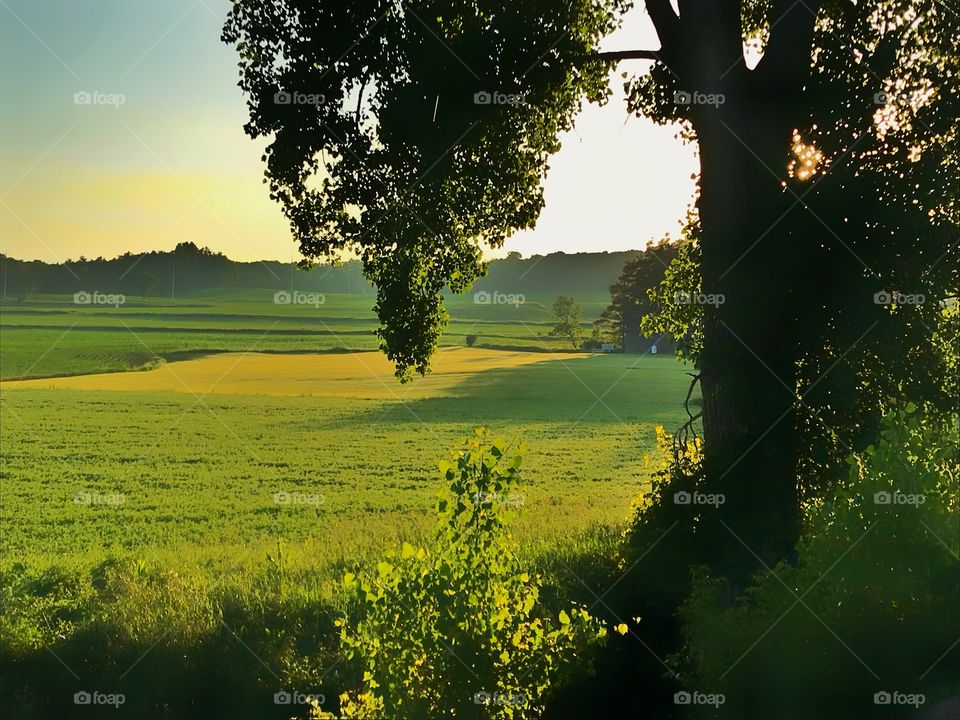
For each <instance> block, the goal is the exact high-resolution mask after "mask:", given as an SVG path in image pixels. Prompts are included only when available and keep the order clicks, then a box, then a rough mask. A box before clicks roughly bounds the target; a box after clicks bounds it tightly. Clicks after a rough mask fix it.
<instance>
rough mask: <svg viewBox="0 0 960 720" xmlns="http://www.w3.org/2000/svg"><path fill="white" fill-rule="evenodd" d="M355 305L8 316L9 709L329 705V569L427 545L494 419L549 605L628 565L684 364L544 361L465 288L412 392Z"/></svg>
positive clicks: (526, 333)
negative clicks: (511, 449) (519, 464)
mask: <svg viewBox="0 0 960 720" xmlns="http://www.w3.org/2000/svg"><path fill="white" fill-rule="evenodd" d="M350 301H351V302H354V303H355V306H354V307H352V308H350V307H342V308H340V310H339V312H340V313H341V315H340V317H338V316H337V315H336V314H335V313H333V312H332V311H331V310H332V309H333V308H334V303H333V301H332V300H331V299H329V298H328V300H327V303H325V304H324V306H322V307H323V309H322V310H321V312H322V313H324V316H323V317H322V318H320V317H315V316H313V315H311V314H309V313H307V312H306V310H305V309H304V308H292V309H290V308H286V309H285V308H284V307H283V306H274V305H273V304H272V302H270V300H269V299H267V300H264V301H261V302H253V303H251V301H250V300H249V298H247V299H241V300H237V299H234V301H231V300H230V299H229V298H226V299H221V300H217V299H215V298H207V299H206V300H204V301H203V303H200V302H194V303H193V304H192V305H190V304H188V303H187V301H184V303H183V304H182V305H178V306H177V307H176V308H174V309H171V308H170V307H166V308H164V307H161V306H159V305H155V306H149V307H141V308H134V307H132V306H125V307H122V308H119V309H116V310H112V309H110V310H105V309H94V310H91V309H90V308H81V309H79V310H77V309H75V308H73V307H72V306H64V305H59V306H58V305H57V304H56V303H58V302H59V303H63V298H59V299H56V298H54V299H48V302H49V303H51V305H49V306H43V307H42V308H41V307H37V306H34V307H29V308H20V309H15V308H14V309H11V308H6V309H5V310H4V312H3V323H2V326H0V340H2V359H3V371H2V375H3V378H4V381H3V382H0V424H2V434H0V440H2V447H3V453H2V460H0V488H2V491H0V518H2V533H0V592H2V594H3V598H2V600H3V602H2V606H3V610H2V611H0V676H2V677H3V678H4V679H2V680H0V696H4V697H6V698H9V700H5V701H3V702H0V715H4V716H6V715H7V714H9V713H11V712H13V711H16V712H18V713H19V714H18V716H19V717H50V716H51V713H53V715H55V716H57V717H62V718H63V717H96V715H95V714H91V712H92V711H91V710H90V709H89V708H85V707H84V706H77V705H75V704H74V703H73V702H72V696H73V693H75V692H77V691H79V690H93V689H98V688H99V689H101V690H103V691H110V692H122V693H124V694H125V696H126V698H127V700H126V705H125V706H124V707H121V708H119V709H117V710H114V709H112V708H111V710H110V711H111V713H113V715H116V716H117V717H121V716H122V717H138V718H143V717H158V718H159V717H163V718H167V717H207V718H215V717H237V716H239V715H238V713H240V714H242V715H243V716H244V717H251V718H253V717H258V718H259V717H262V718H278V719H279V718H281V717H286V718H288V717H290V715H291V709H290V708H286V707H284V706H282V705H281V706H278V705H276V704H275V703H274V701H273V694H274V693H276V692H277V691H279V690H281V689H283V688H290V687H294V688H300V689H301V690H304V691H310V692H315V691H317V692H323V693H326V694H327V695H328V696H330V697H334V696H336V695H337V694H338V693H339V692H340V691H342V689H343V688H344V687H345V686H348V685H350V684H351V683H353V682H355V678H354V677H353V675H351V673H353V672H354V671H355V669H354V668H351V666H350V665H349V663H343V662H342V659H341V658H340V656H339V654H338V653H339V650H338V647H337V630H336V629H335V628H334V626H333V624H332V623H333V620H334V619H336V618H337V617H339V616H342V615H347V616H352V615H353V614H354V613H355V612H356V609H355V608H353V607H351V606H349V605H344V604H343V600H342V598H341V596H340V594H339V588H340V585H339V581H340V578H342V576H343V573H344V572H346V571H354V570H358V569H359V568H363V567H370V566H371V565H375V563H376V560H377V558H379V557H380V555H381V553H382V552H383V551H384V550H387V549H390V548H396V547H397V546H399V544H400V543H401V542H403V541H407V542H412V543H417V542H420V541H425V540H426V538H427V537H428V536H429V534H430V532H431V529H432V528H433V525H434V523H435V516H434V513H433V508H434V503H435V500H436V497H437V494H438V492H439V491H440V490H441V489H442V488H443V487H444V483H443V481H442V480H441V478H440V476H439V472H438V470H437V463H438V461H439V460H441V459H443V458H444V457H446V456H447V452H448V449H449V448H451V447H453V446H455V445H457V444H458V443H459V441H460V440H461V439H462V438H463V437H464V436H467V435H469V434H471V433H472V432H473V429H474V428H475V427H477V426H480V425H483V426H486V427H488V428H489V429H490V430H491V431H492V432H494V433H495V434H497V435H499V436H501V437H503V438H505V439H506V440H507V441H508V442H510V443H518V442H520V441H521V440H522V441H524V442H525V443H526V444H527V447H528V452H527V459H526V462H525V471H524V472H525V486H524V488H523V492H522V493H521V494H520V496H519V497H514V498H511V503H512V504H513V505H514V506H515V507H516V509H517V511H518V513H517V518H516V520H515V523H514V526H513V531H514V534H515V536H516V537H517V539H518V541H519V543H520V557H521V559H522V561H523V562H524V563H525V564H528V565H529V567H530V568H531V569H539V571H541V572H543V573H544V577H545V580H546V589H545V595H544V602H545V603H546V604H547V605H548V606H550V605H551V603H554V602H556V603H558V604H559V603H561V602H566V599H567V598H569V597H570V596H571V595H573V596H575V597H577V598H578V599H579V600H580V601H581V602H585V603H586V602H588V601H590V600H591V596H590V594H589V590H588V589H587V588H588V586H593V587H596V588H597V589H599V588H600V587H602V586H604V582H607V583H609V582H610V580H609V578H611V577H613V576H614V575H616V574H618V573H616V572H614V566H613V565H612V563H614V562H615V555H616V550H617V546H618V534H619V532H620V530H621V528H622V526H623V522H624V521H625V520H626V518H627V517H628V513H629V508H630V502H631V500H632V499H633V498H635V497H636V496H637V495H638V494H639V493H641V492H643V491H644V488H645V487H646V486H647V483H648V481H649V472H650V469H651V463H652V460H651V454H652V453H654V452H655V450H654V427H655V426H656V425H657V424H663V425H665V426H667V427H675V426H677V425H679V424H680V422H682V419H683V418H684V417H685V413H684V410H683V407H682V400H683V397H684V395H685V392H686V388H687V384H688V380H689V378H688V377H687V376H686V374H685V370H686V368H685V367H684V366H683V365H681V364H679V363H677V362H675V361H674V359H673V358H671V357H663V356H625V355H588V354H585V353H574V352H562V353H560V352H549V351H555V350H558V349H561V348H562V343H560V342H559V341H557V340H556V339H554V338H548V337H546V333H547V332H548V330H549V324H548V320H547V319H546V317H547V316H546V315H545V314H542V313H544V312H545V311H542V310H539V311H538V310H537V309H536V307H534V306H533V305H530V304H528V305H527V306H522V307H520V308H514V307H475V306H473V305H472V304H466V303H465V304H464V306H463V308H462V309H463V311H464V312H465V313H476V315H477V317H476V318H470V317H463V316H459V317H458V315H457V312H458V311H457V308H456V305H454V307H453V308H452V314H453V321H452V323H451V326H452V328H453V329H452V330H451V332H450V333H448V334H447V335H446V336H445V339H444V346H443V347H442V348H441V350H440V351H439V353H438V354H437V357H436V359H435V362H434V372H432V373H431V374H429V375H428V376H427V377H426V378H424V379H420V380H417V381H416V382H414V383H410V384H406V385H400V384H399V383H398V382H397V381H396V379H395V378H394V377H393V368H392V367H391V366H390V364H389V363H388V362H387V361H386V360H385V358H383V356H382V355H381V354H380V353H379V352H376V351H373V350H372V348H373V347H374V346H375V338H374V337H373V335H372V330H373V327H374V324H373V319H372V317H371V316H370V315H367V316H363V315H362V314H361V313H360V311H359V310H358V309H357V307H359V304H358V303H359V302H360V301H359V300H357V298H350ZM368 301H369V298H367V299H366V300H364V302H368ZM345 305H346V302H345ZM278 307H279V309H278ZM311 310H312V309H311ZM285 312H289V313H290V315H289V316H288V315H284V314H283V313H285ZM538 312H539V313H541V314H540V315H538V314H537V313H538ZM125 313H126V314H125ZM513 313H517V315H516V316H514V315H513ZM585 314H586V313H585ZM134 322H136V323H137V325H136V327H137V328H141V329H134V325H133V323H134ZM27 326H30V327H27ZM278 327H282V328H284V329H286V330H289V331H290V332H289V333H287V334H277V333H276V332H275V330H276V329H277V328H278ZM142 328H150V329H149V330H143V329H142ZM333 328H336V332H333V331H332V329H333ZM323 329H327V330H331V334H329V335H321V334H316V333H314V334H310V333H309V332H307V331H318V330H323ZM351 333H352V334H351ZM457 333H460V336H459V337H458V335H457ZM467 333H476V334H478V335H479V336H480V338H479V341H478V343H477V345H478V347H474V348H467V347H464V342H463V338H462V335H465V334H467ZM354 343H356V344H354ZM364 343H367V344H366V345H364ZM482 345H499V346H506V347H530V348H531V350H529V351H518V350H504V349H492V348H490V347H480V346H482ZM345 348H349V349H351V350H364V348H366V349H367V351H366V352H344V351H343V350H344V349H345ZM334 349H337V350H339V351H338V352H331V351H332V350H334ZM288 351H296V352H288ZM116 370H129V372H113V371H116ZM134 370H136V371H134ZM94 373H96V374H94ZM24 375H26V376H28V377H33V378H35V379H33V380H18V379H17V378H19V377H21V376H24ZM598 558H599V559H600V561H599V562H598ZM570 567H573V568H576V571H575V573H574V574H569V573H568V571H567V568H570ZM171 687H174V688H176V690H171ZM25 709H26V710H25ZM113 715H111V716H113ZM11 716H12V715H11Z"/></svg>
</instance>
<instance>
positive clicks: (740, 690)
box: [674, 406, 960, 720]
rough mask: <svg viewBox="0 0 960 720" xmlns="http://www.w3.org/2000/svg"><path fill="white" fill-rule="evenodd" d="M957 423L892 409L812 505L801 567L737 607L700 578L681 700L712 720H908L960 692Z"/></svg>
mask: <svg viewBox="0 0 960 720" xmlns="http://www.w3.org/2000/svg"><path fill="white" fill-rule="evenodd" d="M956 423H957V418H956V417H955V416H954V417H952V418H945V419H944V418H938V419H937V420H933V419H931V418H924V417H923V416H922V415H921V414H920V413H918V412H917V411H916V409H915V408H913V407H912V406H911V407H908V408H907V409H906V410H902V411H898V412H892V413H890V414H889V415H888V416H887V417H886V418H885V423H884V429H883V432H882V436H881V437H880V439H879V441H878V442H877V443H876V444H874V445H873V446H871V447H870V448H868V449H867V451H866V452H865V453H864V455H863V456H862V457H853V458H850V460H849V463H850V472H849V476H848V477H847V479H846V481H845V482H843V483H842V484H841V485H840V486H839V487H838V488H837V489H836V491H835V492H834V493H833V494H832V495H831V497H829V499H827V500H824V501H821V502H818V503H817V504H816V505H815V506H814V507H812V508H810V509H809V511H808V514H807V528H806V531H805V534H804V537H803V538H802V540H801V541H800V543H799V545H798V562H797V564H796V566H790V565H787V564H786V563H782V564H780V565H779V566H777V567H776V568H773V569H772V571H770V572H764V573H762V574H761V575H759V576H757V578H756V581H755V584H754V585H753V586H752V587H750V588H749V590H748V591H747V592H746V593H744V594H743V595H742V596H741V597H740V598H739V599H738V601H737V602H736V603H735V604H734V605H733V606H732V607H731V606H730V604H729V603H727V602H726V601H725V600H724V599H723V595H722V591H721V586H720V583H719V582H718V581H717V580H715V579H713V578H710V577H708V576H706V575H704V574H701V575H700V576H699V578H698V579H697V581H696V582H695V584H694V590H693V593H692V595H691V597H690V598H689V600H688V601H687V602H686V603H685V605H684V606H683V608H682V610H681V618H682V621H683V627H684V636H685V639H686V647H685V649H684V652H683V653H681V654H678V655H677V656H676V657H675V658H674V662H675V663H676V664H677V666H678V667H679V668H680V669H681V672H682V675H683V679H684V685H685V687H686V690H687V691H688V693H689V694H687V695H684V696H681V697H680V698H679V700H680V701H681V702H685V701H689V702H690V705H689V709H691V711H692V712H693V713H694V714H696V713H697V712H702V713H703V714H704V716H710V717H716V716H718V714H719V716H720V717H730V718H742V717H776V718H782V719H785V720H788V719H790V718H808V717H831V718H883V717H899V718H902V717H909V716H910V715H911V713H913V712H914V711H915V709H916V708H917V707H920V708H923V707H928V706H929V705H931V704H933V703H934V702H935V701H937V700H938V699H940V698H942V697H946V696H950V695H955V694H956V693H957V688H956V678H958V677H960V673H958V672H957V670H958V666H960V657H958V655H960V652H958V650H957V647H956V639H957V637H960V615H958V614H957V612H956V610H957V607H958V605H960V584H958V563H957V552H958V542H960V540H958V537H957V520H958V515H957V510H958V481H960V472H958V468H957V459H956V452H957V447H958V436H957V424H956ZM951 645H953V646H954V647H951ZM694 693H699V695H695V694H694ZM721 695H722V697H720V696H721ZM711 697H712V698H713V700H714V702H713V705H710V704H698V700H700V701H704V703H709V701H710V698H711ZM720 701H722V704H719V702H720ZM718 704H719V709H717V707H716V706H717V705H718Z"/></svg>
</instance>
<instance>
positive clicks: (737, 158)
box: [697, 97, 799, 585]
mask: <svg viewBox="0 0 960 720" xmlns="http://www.w3.org/2000/svg"><path fill="white" fill-rule="evenodd" d="M788 125H789V123H788V122H785V121H784V120H783V119H782V118H779V117H776V116H774V115H773V114H771V113H767V112H764V111H763V109H762V107H761V106H759V105H758V104H754V103H750V102H747V101H745V100H744V99H743V98H737V97H731V98H728V104H725V105H724V106H723V107H722V108H719V109H717V110H716V111H713V114H712V115H711V114H710V113H709V111H708V112H704V113H700V117H698V123H697V132H698V137H699V141H700V153H701V197H700V205H699V209H700V219H701V225H702V240H701V242H702V268H701V269H702V274H703V293H704V295H705V296H706V298H708V299H709V298H710V297H711V296H715V300H716V301H717V302H716V304H707V305H705V307H704V318H705V327H704V341H705V342H704V353H703V357H702V361H701V383H702V389H703V397H704V407H703V422H704V443H705V444H704V450H705V458H704V468H705V484H704V492H705V493H706V494H711V495H718V496H722V500H723V502H722V504H720V505H719V506H717V507H716V508H715V509H712V508H711V507H709V506H707V507H705V508H704V512H703V513H702V521H701V523H700V524H699V526H698V535H699V541H698V547H699V548H700V549H701V558H700V559H701V560H702V561H705V562H707V563H708V564H709V565H710V566H712V567H713V568H714V569H715V570H716V571H717V572H718V573H721V574H723V575H725V576H726V577H728V578H729V579H730V580H731V581H732V582H733V583H734V584H735V585H741V584H742V583H743V582H744V581H745V580H746V579H748V578H749V576H750V574H752V573H754V572H757V571H759V570H761V569H762V568H763V565H762V564H761V562H762V563H764V564H773V563H775V562H776V561H777V560H779V559H781V558H785V557H789V556H790V555H791V553H792V551H793V548H794V546H795V543H796V540H797V537H798V532H799V508H798V502H797V474H796V465H797V447H796V444H797V434H796V430H797V427H796V417H795V412H796V410H795V404H794V400H795V395H794V393H793V389H794V387H795V374H796V359H797V348H796V346H795V344H794V342H793V339H794V337H795V332H794V327H793V325H794V323H793V319H794V317H795V313H796V312H797V310H798V305H797V303H796V302H795V297H796V296H795V292H794V291H795V283H794V275H793V272H792V270H793V268H794V267H795V264H794V259H793V257H792V256H793V254H794V252H795V250H796V247H795V245H794V243H793V241H792V239H790V235H791V233H790V232H789V230H790V227H791V223H792V222H793V218H792V217H791V213H790V212H789V209H790V206H791V203H790V202H789V200H790V199H792V198H790V196H788V195H786V194H785V191H784V189H783V188H782V186H781V184H780V183H781V178H782V177H783V176H784V175H785V174H786V165H787V161H788V152H789V148H790V145H791V133H792V128H791V127H788ZM718 499H719V498H718Z"/></svg>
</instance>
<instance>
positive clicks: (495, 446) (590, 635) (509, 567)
mask: <svg viewBox="0 0 960 720" xmlns="http://www.w3.org/2000/svg"><path fill="white" fill-rule="evenodd" d="M522 457H523V447H522V446H521V447H520V448H519V449H518V450H517V452H516V453H515V454H513V455H512V456H509V457H508V456H507V455H506V454H505V449H504V446H503V444H502V443H500V442H498V441H491V440H489V439H488V437H487V435H486V434H485V432H484V431H483V430H477V433H476V437H474V438H472V439H470V440H467V441H465V443H464V445H463V447H462V448H461V449H459V450H455V451H454V452H453V461H452V462H443V463H441V464H440V470H441V472H442V473H443V475H444V478H445V479H446V481H447V482H449V484H450V485H449V492H448V494H447V495H446V497H443V498H442V499H441V500H440V501H439V502H438V504H437V515H438V520H439V521H438V525H437V530H436V533H435V536H434V539H433V542H432V544H431V545H430V546H429V547H427V548H415V547H413V546H411V545H409V544H406V543H404V544H403V546H402V548H401V549H400V550H399V552H388V553H387V554H386V556H385V557H384V559H383V560H382V561H381V562H380V563H379V564H378V565H377V567H376V571H375V572H373V573H370V574H368V575H362V576H361V577H356V576H354V575H353V574H348V575H347V576H346V577H345V579H344V580H345V585H346V586H347V588H348V589H350V590H352V591H353V592H355V593H356V595H357V599H358V602H360V603H362V605H363V606H364V610H365V612H364V616H363V619H362V620H361V621H360V622H359V623H358V624H357V625H356V626H355V627H349V626H348V625H347V623H345V622H344V623H342V625H343V627H342V634H341V640H342V645H343V649H344V654H345V656H346V657H347V658H349V659H353V660H354V661H356V662H358V663H359V665H360V666H361V670H362V672H363V681H362V688H360V689H359V690H357V691H355V692H349V693H345V694H344V695H343V696H341V710H342V712H343V714H344V715H345V716H347V717H350V718H378V719H379V718H384V717H389V718H391V719H392V720H403V719H404V718H448V717H455V718H533V717H537V716H538V715H539V714H540V713H541V712H542V710H543V707H544V703H545V700H546V697H547V696H548V694H549V692H550V690H551V688H553V687H554V686H555V685H556V683H557V682H558V680H559V679H560V678H561V677H562V676H563V675H564V674H565V672H566V671H567V670H568V669H569V668H570V665H571V664H572V662H573V661H575V660H576V659H577V654H578V651H580V650H582V649H584V648H585V647H587V646H588V645H590V644H591V643H594V642H596V641H598V640H599V639H601V638H603V637H604V636H605V635H606V631H605V629H604V628H603V627H602V626H601V624H600V623H599V622H597V621H596V620H595V619H594V618H592V617H591V616H590V614H589V613H588V612H587V611H586V610H585V609H583V608H579V607H577V608H571V609H570V610H569V611H560V612H559V614H558V616H557V617H556V618H553V617H549V616H548V615H547V614H546V613H545V612H543V611H542V608H541V605H540V603H539V602H538V599H539V591H540V586H541V579H540V578H539V577H538V576H536V575H534V574H532V573H530V572H528V571H525V570H524V568H522V567H521V566H520V563H519V562H518V560H517V557H516V555H515V550H516V544H515V541H514V540H513V539H512V537H511V536H510V534H509V532H508V531H507V525H508V524H509V521H510V519H511V517H512V516H513V514H514V510H513V506H514V502H513V499H514V498H516V497H518V488H519V482H520V465H521V461H522ZM317 714H318V716H321V717H322V716H323V715H322V713H319V712H318V713H317ZM327 717H329V716H327Z"/></svg>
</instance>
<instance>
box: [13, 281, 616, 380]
mask: <svg viewBox="0 0 960 720" xmlns="http://www.w3.org/2000/svg"><path fill="white" fill-rule="evenodd" d="M552 301H553V298H536V297H529V298H525V302H524V303H523V304H521V305H484V304H477V303H475V302H474V298H473V296H472V295H465V296H452V297H450V298H448V301H447V305H448V309H449V312H450V315H451V320H450V324H449V326H448V327H447V330H446V332H445V333H444V336H443V339H442V343H443V344H444V345H446V346H463V345H464V344H465V339H466V336H467V335H476V336H477V340H476V344H477V346H486V347H496V348H513V349H523V350H528V351H544V350H565V349H568V344H567V343H565V342H564V341H562V340H560V339H559V338H553V337H550V336H549V331H550V328H551V327H552V324H551V319H550V311H549V306H550V303H551V302H552ZM373 303H374V297H373V296H371V295H360V294H346V293H327V294H323V295H322V302H316V303H315V304H292V303H291V304H277V303H275V302H274V292H273V291H271V290H221V291H218V292H215V293H200V294H194V295H191V296H188V297H183V298H176V299H169V298H153V297H148V298H146V299H145V300H144V299H143V298H137V297H127V298H125V302H124V303H123V304H121V305H119V306H112V305H77V304H75V303H74V298H73V296H72V295H34V296H31V297H30V298H28V299H24V300H16V299H14V298H9V297H8V298H5V300H4V302H3V303H2V304H0V331H2V333H3V340H4V342H3V347H2V348H0V379H18V378H29V377H48V376H54V375H62V374H74V373H93V372H113V371H120V370H131V369H140V368H144V367H151V366H153V365H155V364H156V363H157V362H158V361H162V360H178V359H182V358H183V357H185V356H188V357H189V356H192V355H195V354H197V353H214V352H238V351H239V352H253V351H256V352H330V351H343V350H373V349H376V348H377V344H378V343H377V338H376V336H375V334H374V329H375V327H376V317H375V315H374V314H373V311H372V309H371V308H372V306H373ZM581 304H582V307H583V311H584V313H583V317H584V322H585V323H586V322H589V321H591V320H592V319H594V318H595V317H597V316H599V314H600V312H601V311H602V309H603V307H604V305H605V299H603V298H585V299H581Z"/></svg>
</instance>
